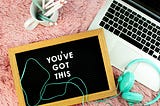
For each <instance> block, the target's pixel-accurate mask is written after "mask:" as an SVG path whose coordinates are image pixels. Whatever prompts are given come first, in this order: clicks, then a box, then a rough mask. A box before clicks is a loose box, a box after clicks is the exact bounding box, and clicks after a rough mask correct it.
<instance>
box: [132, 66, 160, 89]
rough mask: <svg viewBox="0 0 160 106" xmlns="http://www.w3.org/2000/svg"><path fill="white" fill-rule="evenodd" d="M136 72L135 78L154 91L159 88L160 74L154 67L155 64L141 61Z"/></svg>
mask: <svg viewBox="0 0 160 106" xmlns="http://www.w3.org/2000/svg"><path fill="white" fill-rule="evenodd" d="M144 66H145V67H144ZM134 73H135V79H136V80H137V81H138V82H140V83H142V84H144V85H146V86H147V87H148V88H150V89H153V90H154V91H158V90H159V88H160V83H159V82H160V75H159V73H158V72H157V71H156V70H155V69H154V68H153V66H151V65H149V64H146V63H140V64H139V65H138V67H137V69H136V71H135V72H134ZM144 73H145V74H144Z"/></svg>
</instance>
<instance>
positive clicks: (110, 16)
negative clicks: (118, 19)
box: [105, 12, 114, 19]
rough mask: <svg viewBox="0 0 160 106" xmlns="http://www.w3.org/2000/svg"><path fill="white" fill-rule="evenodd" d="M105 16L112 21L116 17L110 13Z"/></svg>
mask: <svg viewBox="0 0 160 106" xmlns="http://www.w3.org/2000/svg"><path fill="white" fill-rule="evenodd" d="M105 16H106V17H108V18H110V19H113V17H114V16H113V15H112V14H110V13H108V12H107V13H106V15H105Z"/></svg>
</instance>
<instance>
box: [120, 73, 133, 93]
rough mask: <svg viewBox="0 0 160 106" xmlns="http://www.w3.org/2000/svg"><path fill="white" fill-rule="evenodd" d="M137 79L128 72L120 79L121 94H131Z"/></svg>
mask: <svg viewBox="0 0 160 106" xmlns="http://www.w3.org/2000/svg"><path fill="white" fill-rule="evenodd" d="M134 81H135V78H134V74H133V73H132V72H129V71H128V72H126V73H124V74H123V75H122V76H120V77H119V78H118V82H119V89H120V92H129V91H130V90H131V88H132V87H133V84H134Z"/></svg>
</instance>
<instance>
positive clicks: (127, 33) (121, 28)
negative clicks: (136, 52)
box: [99, 1, 160, 61]
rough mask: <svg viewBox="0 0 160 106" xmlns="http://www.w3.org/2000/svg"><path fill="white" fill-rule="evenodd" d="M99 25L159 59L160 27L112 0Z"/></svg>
mask: <svg viewBox="0 0 160 106" xmlns="http://www.w3.org/2000/svg"><path fill="white" fill-rule="evenodd" d="M99 25H100V26H102V27H104V28H105V29H107V30H109V31H110V32H112V33H114V34H115V35H117V36H119V37H120V38H122V39H124V40H126V41H127V42H129V43H131V44H133V45H134V46H136V47H137V48H139V49H141V50H142V51H144V52H145V53H148V54H149V55H151V56H153V57H154V58H156V59H158V60H159V61H160V27H159V26H157V25H156V24H154V23H152V22H151V21H149V20H147V19H146V18H145V17H142V16H141V15H139V14H137V13H136V12H134V11H132V10H131V9H129V8H127V7H126V6H123V5H122V4H120V3H118V2H117V1H113V3H112V4H111V6H110V8H109V9H108V11H107V12H106V14H105V16H104V17H103V19H102V21H101V22H100V23H99Z"/></svg>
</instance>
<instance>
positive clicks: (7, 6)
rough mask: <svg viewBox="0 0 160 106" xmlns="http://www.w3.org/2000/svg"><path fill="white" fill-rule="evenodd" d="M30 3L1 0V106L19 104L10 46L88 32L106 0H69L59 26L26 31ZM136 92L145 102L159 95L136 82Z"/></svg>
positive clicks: (27, 0) (118, 102)
mask: <svg viewBox="0 0 160 106" xmlns="http://www.w3.org/2000/svg"><path fill="white" fill-rule="evenodd" d="M30 3H31V0H1V1H0V106H8V105H9V106H17V103H18V101H17V97H16V94H15V88H14V82H13V78H12V73H11V69H10V64H9V59H8V48H11V47H16V46H20V45H24V44H29V43H32V42H37V41H41V40H46V39H51V38H56V37H59V36H63V35H68V34H73V33H77V32H83V31H86V30H87V28H88V27H89V25H90V23H91V21H92V20H93V18H94V16H95V15H96V13H97V12H98V10H99V8H100V7H101V6H102V5H103V4H104V3H105V0H68V3H67V4H66V5H65V6H64V7H63V8H62V9H61V10H60V14H59V18H58V25H57V26H51V27H44V26H41V25H38V27H37V28H36V29H34V30H32V31H27V30H25V29H24V27H23V24H24V22H25V21H26V20H27V19H28V18H30V14H29V6H30ZM113 70H114V75H115V78H116V80H117V78H118V76H119V75H120V71H119V70H117V69H116V68H114V67H113ZM133 91H136V92H139V93H142V94H143V95H144V100H143V101H145V102H146V101H149V100H151V99H152V98H154V96H155V95H156V93H155V92H152V91H151V90H149V89H148V88H146V87H144V86H143V85H141V84H139V83H137V82H136V83H135V85H134V87H133ZM107 102H109V103H111V104H113V105H114V106H115V105H116V106H120V105H123V106H127V103H126V102H125V101H124V100H123V99H122V98H121V97H118V98H115V99H112V100H110V101H107ZM92 103H93V104H96V103H95V102H92ZM102 104H104V103H99V105H102ZM158 105H160V103H156V104H154V106H158Z"/></svg>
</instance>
